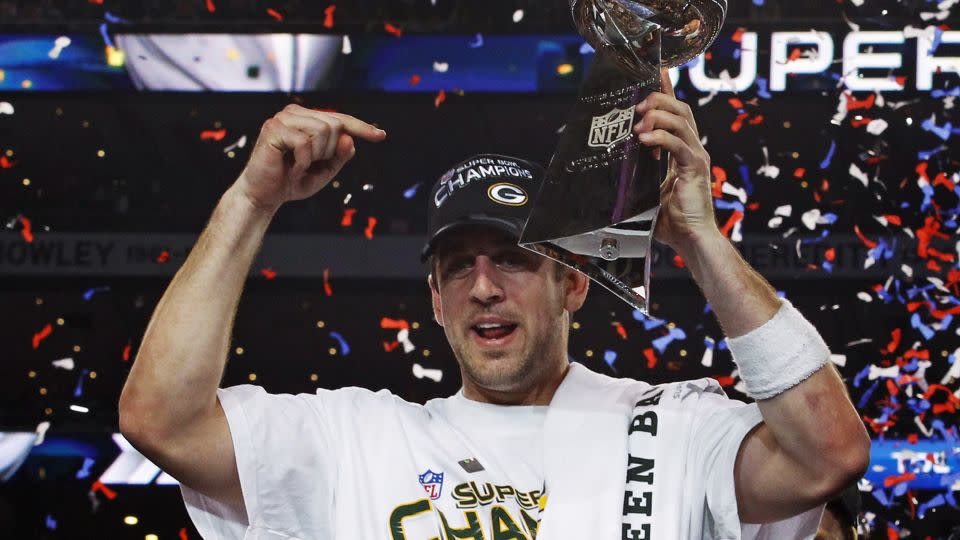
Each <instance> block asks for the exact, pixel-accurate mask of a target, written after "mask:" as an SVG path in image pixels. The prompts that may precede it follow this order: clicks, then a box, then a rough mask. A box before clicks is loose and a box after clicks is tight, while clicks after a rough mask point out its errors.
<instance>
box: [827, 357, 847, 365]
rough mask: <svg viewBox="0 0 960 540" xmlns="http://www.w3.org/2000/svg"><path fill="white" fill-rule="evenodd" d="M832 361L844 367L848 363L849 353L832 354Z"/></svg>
mask: <svg viewBox="0 0 960 540" xmlns="http://www.w3.org/2000/svg"><path fill="white" fill-rule="evenodd" d="M830 361H831V362H833V363H834V364H836V365H838V366H840V367H843V366H845V365H847V355H845V354H831V355H830Z"/></svg>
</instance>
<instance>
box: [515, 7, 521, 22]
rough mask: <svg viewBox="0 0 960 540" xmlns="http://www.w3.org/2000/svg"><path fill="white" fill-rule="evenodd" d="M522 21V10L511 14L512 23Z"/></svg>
mask: <svg viewBox="0 0 960 540" xmlns="http://www.w3.org/2000/svg"><path fill="white" fill-rule="evenodd" d="M522 20H523V10H522V9H518V10H516V11H514V12H513V22H515V23H518V22H520V21H522Z"/></svg>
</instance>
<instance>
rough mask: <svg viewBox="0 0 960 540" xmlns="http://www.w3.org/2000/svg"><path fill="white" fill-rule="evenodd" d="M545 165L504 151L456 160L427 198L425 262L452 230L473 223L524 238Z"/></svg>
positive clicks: (422, 258) (421, 255) (423, 259)
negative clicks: (507, 154) (441, 239)
mask: <svg viewBox="0 0 960 540" xmlns="http://www.w3.org/2000/svg"><path fill="white" fill-rule="evenodd" d="M543 177H544V169H543V167H541V166H540V165H539V164H537V163H534V162H532V161H527V160H525V159H520V158H516V157H511V156H505V155H501V154H478V155H475V156H473V157H470V158H467V159H465V160H463V161H461V162H460V163H458V164H456V165H454V166H453V167H452V168H451V169H450V170H448V171H447V172H445V173H443V176H441V177H440V179H439V180H437V182H436V183H435V184H434V185H433V188H432V189H431V190H430V200H429V201H428V202H427V238H428V240H427V244H426V245H425V246H423V251H422V252H421V253H420V261H421V262H425V261H426V260H427V258H428V257H429V256H430V255H432V254H433V251H434V249H436V247H437V240H438V239H439V238H440V236H441V235H443V234H444V233H446V232H449V231H451V230H453V229H456V228H460V227H463V226H467V225H487V226H491V227H494V228H497V229H500V230H502V231H504V232H506V233H508V234H510V235H512V236H515V237H517V238H518V239H519V238H520V233H521V232H523V227H524V225H526V223H527V216H529V214H530V208H531V206H532V205H533V198H534V197H536V195H537V193H538V192H539V191H540V184H541V183H542V182H543Z"/></svg>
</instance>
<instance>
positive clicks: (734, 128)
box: [730, 113, 750, 133]
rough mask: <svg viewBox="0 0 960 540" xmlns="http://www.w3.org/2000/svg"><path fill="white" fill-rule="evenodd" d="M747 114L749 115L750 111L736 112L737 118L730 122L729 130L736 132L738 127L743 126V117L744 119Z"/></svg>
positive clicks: (738, 129)
mask: <svg viewBox="0 0 960 540" xmlns="http://www.w3.org/2000/svg"><path fill="white" fill-rule="evenodd" d="M748 116H750V113H740V114H738V115H737V119H736V120H734V121H733V123H732V124H730V131H732V132H734V133H737V132H738V131H740V129H741V128H742V127H743V121H744V119H746V118H747V117H748Z"/></svg>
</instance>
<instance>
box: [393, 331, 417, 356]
mask: <svg viewBox="0 0 960 540" xmlns="http://www.w3.org/2000/svg"><path fill="white" fill-rule="evenodd" d="M397 341H399V342H400V343H403V352H404V353H406V354H409V353H411V352H413V350H414V349H416V347H414V346H413V342H411V341H410V330H409V329H407V328H401V329H400V331H399V332H397Z"/></svg>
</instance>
